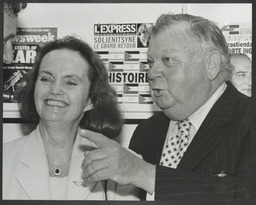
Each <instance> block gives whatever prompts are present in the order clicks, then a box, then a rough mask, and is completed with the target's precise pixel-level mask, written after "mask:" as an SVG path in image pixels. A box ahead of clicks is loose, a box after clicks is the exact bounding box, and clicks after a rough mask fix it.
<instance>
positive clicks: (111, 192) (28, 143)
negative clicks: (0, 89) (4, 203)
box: [2, 127, 138, 200]
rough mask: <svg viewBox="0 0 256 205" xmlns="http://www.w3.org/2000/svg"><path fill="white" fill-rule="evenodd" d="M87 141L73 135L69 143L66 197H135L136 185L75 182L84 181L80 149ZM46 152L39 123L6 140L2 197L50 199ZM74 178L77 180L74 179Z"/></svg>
mask: <svg viewBox="0 0 256 205" xmlns="http://www.w3.org/2000/svg"><path fill="white" fill-rule="evenodd" d="M90 147H91V143H90V142H89V141H88V140H87V139H84V138H82V137H80V135H77V137H76V141H75V144H74V147H73V152H72V157H71V162H70V169H69V176H68V181H67V188H66V199H67V200H105V197H106V196H105V191H106V195H107V198H108V200H138V197H137V196H136V193H137V188H135V187H132V186H120V185H117V184H116V183H114V182H113V181H108V183H107V189H106V190H104V188H103V187H104V186H103V184H102V182H98V183H90V182H88V181H87V182H86V183H85V185H84V186H83V185H79V183H80V184H81V183H82V182H84V180H83V178H82V169H81V164H82V161H83V159H84V151H86V150H88V148H90ZM48 170H49V169H48V163H47V156H46V152H45V148H44V144H43V141H42V138H41V136H40V132H39V127H37V128H36V130H34V131H32V132H31V134H29V135H27V136H25V137H22V138H19V139H17V140H15V141H12V142H10V143H7V144H5V145H4V147H3V186H2V190H3V192H2V193H3V199H19V200H29V199H32V200H51V194H50V184H49V183H50V182H49V171H48ZM74 181H75V182H77V183H74Z"/></svg>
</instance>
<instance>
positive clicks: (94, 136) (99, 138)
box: [78, 129, 111, 147]
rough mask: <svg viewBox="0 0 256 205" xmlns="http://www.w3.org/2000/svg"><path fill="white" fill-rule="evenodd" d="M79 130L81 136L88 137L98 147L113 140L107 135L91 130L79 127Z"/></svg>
mask: <svg viewBox="0 0 256 205" xmlns="http://www.w3.org/2000/svg"><path fill="white" fill-rule="evenodd" d="M78 132H79V135H80V136H81V137H83V138H86V139H87V140H89V141H91V142H93V143H94V144H95V145H96V147H105V146H106V145H108V144H109V143H110V141H111V140H110V139H108V138H107V137H106V136H104V135H102V134H100V133H97V132H93V131H90V130H85V129H79V131H78Z"/></svg>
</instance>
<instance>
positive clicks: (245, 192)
mask: <svg viewBox="0 0 256 205" xmlns="http://www.w3.org/2000/svg"><path fill="white" fill-rule="evenodd" d="M148 63H149V67H150V68H149V72H148V78H149V83H150V89H151V95H152V98H153V100H154V102H155V103H156V104H157V105H158V106H159V107H160V108H161V109H162V112H160V113H158V114H156V115H154V116H152V117H151V118H149V119H147V120H145V121H143V122H142V123H140V124H139V125H138V126H137V128H136V130H135V131H134V134H133V136H132V139H131V142H130V146H129V147H130V149H132V150H133V151H135V152H136V153H137V154H139V155H141V156H142V157H143V160H142V159H141V158H139V157H137V156H135V155H134V154H132V153H130V152H129V151H126V150H125V149H123V148H121V146H120V145H118V144H117V143H115V142H113V141H111V140H109V139H107V138H105V137H104V136H102V135H100V134H93V133H92V132H90V131H85V130H81V131H80V134H81V135H83V136H84V137H86V138H87V139H88V140H90V141H92V142H93V143H94V144H95V145H94V147H96V149H94V150H93V151H91V152H89V153H85V159H84V161H83V164H82V166H83V169H84V171H83V173H84V176H85V177H86V178H87V179H88V180H89V181H99V180H104V179H112V180H114V181H116V182H118V183H120V184H133V185H135V186H137V187H139V188H141V189H142V190H144V191H142V193H141V199H145V197H146V192H147V193H148V195H147V198H148V196H150V195H149V194H154V195H155V200H156V201H159V200H168V201H175V200H176V201H249V200H250V179H251V178H250V171H251V168H250V151H251V148H250V144H251V142H250V138H251V127H250V123H251V122H250V113H251V106H250V98H248V97H246V96H244V95H242V94H241V93H239V92H238V91H237V90H236V89H235V88H234V87H233V85H232V84H231V83H228V80H229V79H230V76H231V73H232V66H231V65H230V62H229V53H228V46H227V43H226V41H225V38H224V36H223V34H222V33H221V31H220V29H219V28H218V27H217V26H216V25H215V24H214V23H212V22H211V21H209V20H207V19H204V18H201V17H196V16H192V15H187V14H178V15H171V14H166V15H162V16H160V17H159V19H158V20H157V22H156V24H155V26H153V28H152V30H151V34H150V43H149V49H148Z"/></svg>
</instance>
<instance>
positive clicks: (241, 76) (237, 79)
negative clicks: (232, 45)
mask: <svg viewBox="0 0 256 205" xmlns="http://www.w3.org/2000/svg"><path fill="white" fill-rule="evenodd" d="M230 62H231V64H232V65H233V66H234V70H233V75H232V78H231V82H232V83H233V85H234V86H235V87H236V89H237V90H238V91H240V92H241V93H243V94H245V95H247V96H248V97H251V96H252V61H251V59H250V58H249V57H248V56H247V55H246V54H242V53H238V54H237V53H233V54H232V55H231V57H230Z"/></svg>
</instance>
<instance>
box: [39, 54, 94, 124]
mask: <svg viewBox="0 0 256 205" xmlns="http://www.w3.org/2000/svg"><path fill="white" fill-rule="evenodd" d="M88 71H89V65H88V63H87V61H86V60H85V59H83V58H82V56H81V55H80V54H79V53H78V52H77V51H72V50H69V49H58V50H53V51H50V52H49V53H48V54H46V55H45V56H44V57H43V59H42V61H41V65H40V68H39V73H38V78H37V81H36V85H35V93H34V98H35V105H36V109H37V112H38V114H39V116H40V118H41V119H42V120H43V121H47V122H71V123H75V122H77V123H79V122H80V120H81V118H82V115H83V110H84V108H85V107H86V106H87V105H88V103H89V99H88V93H89V87H90V82H89V79H88Z"/></svg>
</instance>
